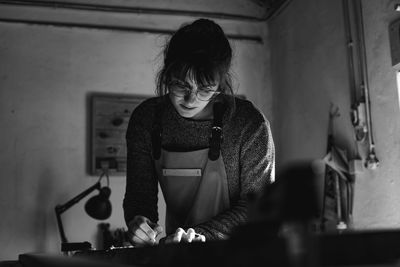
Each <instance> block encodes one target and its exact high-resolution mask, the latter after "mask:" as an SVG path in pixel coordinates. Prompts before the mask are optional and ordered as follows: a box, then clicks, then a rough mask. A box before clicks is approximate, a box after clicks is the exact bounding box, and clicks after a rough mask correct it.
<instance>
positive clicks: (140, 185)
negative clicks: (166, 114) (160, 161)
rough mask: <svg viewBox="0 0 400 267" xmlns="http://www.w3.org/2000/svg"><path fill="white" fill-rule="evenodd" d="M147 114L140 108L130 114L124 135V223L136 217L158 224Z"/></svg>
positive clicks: (149, 125) (146, 111) (155, 187)
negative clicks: (125, 146) (125, 156)
mask: <svg viewBox="0 0 400 267" xmlns="http://www.w3.org/2000/svg"><path fill="white" fill-rule="evenodd" d="M149 114H150V115H151V112H149V111H148V110H147V109H146V108H144V107H143V105H139V106H138V107H137V108H136V109H135V110H134V112H133V113H132V115H131V118H130V121H129V124H128V129H127V132H126V143H127V172H126V191H125V196H124V200H123V210H124V217H125V222H126V223H127V224H128V223H129V222H130V221H131V220H132V219H133V218H134V217H135V216H136V215H142V216H145V217H147V218H149V219H150V220H151V221H153V222H157V221H158V211H157V194H158V186H157V178H156V176H155V173H154V171H153V169H154V168H153V160H152V152H151V124H149V122H151V121H152V119H151V118H149ZM150 117H151V116H150Z"/></svg>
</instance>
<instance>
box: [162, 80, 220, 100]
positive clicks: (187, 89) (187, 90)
mask: <svg viewBox="0 0 400 267" xmlns="http://www.w3.org/2000/svg"><path fill="white" fill-rule="evenodd" d="M173 85H175V86H178V87H181V88H184V89H185V93H184V94H183V95H177V94H176V92H174V90H172V89H171V87H172V86H173ZM168 92H169V93H171V94H173V95H174V96H175V97H179V98H184V97H185V96H187V95H190V94H192V92H193V90H192V89H189V88H187V87H185V86H183V85H180V84H176V83H173V82H171V83H170V84H169V85H168ZM220 93H221V91H219V90H216V91H214V92H213V94H212V95H211V96H210V98H208V99H206V100H204V99H200V98H199V96H198V95H199V90H196V93H195V96H196V99H198V100H199V101H203V102H208V101H211V100H212V99H213V98H214V97H216V96H218V95H219V94H220Z"/></svg>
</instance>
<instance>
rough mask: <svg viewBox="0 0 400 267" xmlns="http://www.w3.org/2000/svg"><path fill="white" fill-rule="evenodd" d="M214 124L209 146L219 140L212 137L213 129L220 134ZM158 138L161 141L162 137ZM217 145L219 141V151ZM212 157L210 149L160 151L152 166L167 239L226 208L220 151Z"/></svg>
mask: <svg viewBox="0 0 400 267" xmlns="http://www.w3.org/2000/svg"><path fill="white" fill-rule="evenodd" d="M214 117H216V116H215V112H214ZM217 117H218V116H217ZM219 117H220V116H219ZM216 121H218V119H214V127H213V131H212V138H211V140H210V146H213V144H214V143H215V142H213V140H214V141H215V140H218V139H220V138H219V136H218V138H217V137H215V136H217V135H215V134H214V129H215V128H219V131H221V127H215V122H216ZM219 121H221V120H219ZM158 136H159V138H160V139H161V134H160V135H158ZM213 137H215V138H213ZM160 143H161V142H160V141H159V144H160ZM217 143H218V142H217ZM219 145H220V141H219V143H218V149H220V146H219ZM213 155H214V156H210V148H206V149H201V150H195V151H189V152H171V151H167V150H164V149H162V148H160V152H159V153H158V157H156V158H155V159H154V165H155V170H156V173H157V176H158V181H159V183H160V187H161V190H162V193H163V196H164V199H165V203H166V207H167V209H166V218H165V228H166V234H167V235H169V234H172V233H174V232H175V230H176V229H177V228H178V227H182V228H188V227H193V226H195V225H197V224H200V223H203V222H206V221H208V220H210V219H211V218H213V217H214V216H216V215H217V214H219V213H221V212H222V211H224V210H226V209H228V208H229V206H230V203H229V191H228V180H227V176H226V171H225V165H224V161H223V159H222V156H221V155H220V153H219V150H218V153H217V157H215V153H213ZM210 158H211V159H210Z"/></svg>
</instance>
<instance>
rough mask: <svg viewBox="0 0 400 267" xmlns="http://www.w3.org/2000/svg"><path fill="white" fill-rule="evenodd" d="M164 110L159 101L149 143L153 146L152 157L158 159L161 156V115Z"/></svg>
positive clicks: (162, 104)
mask: <svg viewBox="0 0 400 267" xmlns="http://www.w3.org/2000/svg"><path fill="white" fill-rule="evenodd" d="M163 112H164V103H161V104H159V105H158V106H157V108H156V113H155V120H154V123H153V129H152V131H151V143H152V146H153V159H155V160H158V159H160V157H161V135H162V127H161V117H162V114H163Z"/></svg>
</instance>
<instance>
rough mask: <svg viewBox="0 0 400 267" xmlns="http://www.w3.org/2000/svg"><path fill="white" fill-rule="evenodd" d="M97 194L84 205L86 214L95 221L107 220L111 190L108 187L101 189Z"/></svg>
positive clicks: (109, 212)
mask: <svg viewBox="0 0 400 267" xmlns="http://www.w3.org/2000/svg"><path fill="white" fill-rule="evenodd" d="M99 191H100V192H99V194H98V195H96V196H94V197H92V198H90V199H89V200H88V201H87V202H86V204H85V211H86V213H87V214H88V215H89V216H90V217H92V218H94V219H97V220H105V219H108V218H109V217H110V215H111V210H112V207H111V202H110V200H109V197H110V195H111V189H110V188H109V187H102V188H100V190H99Z"/></svg>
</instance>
